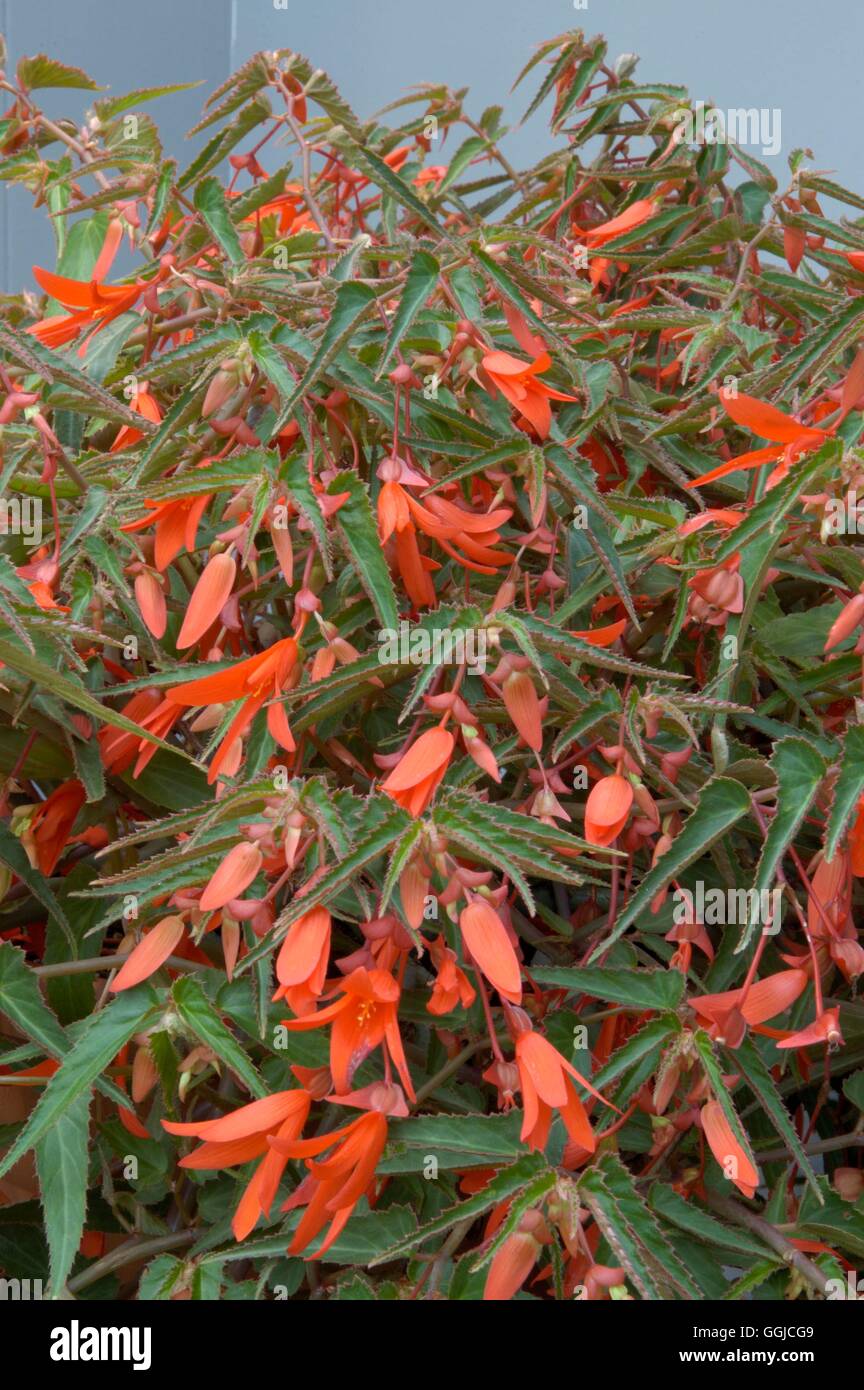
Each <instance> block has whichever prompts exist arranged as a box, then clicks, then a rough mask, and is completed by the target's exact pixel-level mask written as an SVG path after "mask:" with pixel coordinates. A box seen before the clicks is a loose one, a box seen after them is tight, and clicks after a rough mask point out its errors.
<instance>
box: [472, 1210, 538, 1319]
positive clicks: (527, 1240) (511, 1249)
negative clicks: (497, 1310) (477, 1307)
mask: <svg viewBox="0 0 864 1390" xmlns="http://www.w3.org/2000/svg"><path fill="white" fill-rule="evenodd" d="M551 1241H552V1236H551V1235H550V1233H549V1228H548V1226H547V1225H546V1221H545V1220H544V1217H543V1214H542V1212H539V1211H533V1210H532V1211H526V1212H524V1213H523V1214H522V1216H521V1217H520V1218H519V1225H518V1227H517V1228H516V1230H515V1231H514V1232H513V1234H512V1236H508V1237H507V1239H506V1240H505V1241H504V1244H503V1245H502V1246H501V1249H500V1250H499V1251H498V1253H497V1254H496V1255H495V1256H494V1258H493V1260H492V1263H491V1264H490V1266H489V1273H488V1275H487V1276H486V1287H485V1288H484V1290H483V1301H484V1302H486V1303H489V1302H502V1301H506V1300H507V1299H511V1298H512V1297H513V1295H514V1294H515V1293H518V1291H519V1290H520V1289H521V1287H522V1285H523V1284H524V1283H525V1280H526V1279H527V1278H528V1275H529V1274H530V1273H531V1270H532V1269H533V1268H534V1266H535V1264H536V1263H537V1261H538V1259H539V1258H540V1254H541V1251H542V1250H543V1246H544V1245H549V1244H551Z"/></svg>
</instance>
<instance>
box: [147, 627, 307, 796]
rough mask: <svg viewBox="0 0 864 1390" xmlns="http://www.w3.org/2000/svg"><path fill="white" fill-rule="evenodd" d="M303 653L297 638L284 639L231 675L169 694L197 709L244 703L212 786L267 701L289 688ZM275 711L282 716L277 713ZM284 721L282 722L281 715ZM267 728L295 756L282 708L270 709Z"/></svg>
mask: <svg viewBox="0 0 864 1390" xmlns="http://www.w3.org/2000/svg"><path fill="white" fill-rule="evenodd" d="M298 653H299V649H298V646H297V643H296V641H295V639H294V638H293V637H283V638H282V640H281V641H279V642H275V643H274V644H273V646H272V647H268V648H267V650H266V651H263V652H259V653H258V654H257V656H250V657H249V658H248V659H247V660H246V661H239V662H237V664H236V665H234V666H232V667H231V668H230V669H229V670H227V671H219V672H218V673H217V674H216V675H215V676H201V677H200V678H199V679H198V680H193V681H186V682H184V683H183V684H182V685H176V686H173V687H172V688H171V689H170V690H168V691H167V692H166V699H167V702H168V703H169V704H170V705H173V706H175V707H176V706H179V707H181V708H182V707H186V708H190V707H194V706H196V705H213V704H222V703H223V702H225V701H228V700H242V704H241V705H240V708H239V709H238V711H237V713H236V714H235V716H234V719H233V720H232V722H231V724H230V725H229V727H228V731H227V733H226V734H225V737H224V738H223V740H222V742H221V743H220V745H219V748H218V750H217V752H216V756H215V757H214V759H213V761H212V763H211V764H210V771H209V773H208V774H207V780H208V782H211V783H212V782H215V781H216V778H217V777H218V776H219V772H220V770H221V769H222V768H223V767H224V766H225V764H226V761H227V759H228V757H229V754H230V753H231V751H232V749H233V748H234V747H235V745H236V744H237V742H238V741H239V739H240V738H242V736H243V734H244V733H245V732H246V730H247V729H248V728H249V725H250V724H251V723H252V720H253V719H254V718H255V715H256V714H257V713H258V711H259V710H260V709H262V708H263V706H264V705H265V703H266V702H267V700H269V699H272V698H275V697H276V696H278V695H281V693H282V691H283V690H284V689H285V687H286V686H287V684H288V681H289V679H290V678H291V675H292V672H293V670H294V667H295V665H296V662H297V658H298ZM274 711H276V712H278V713H274ZM280 714H281V715H282V718H281V719H280V718H279V715H280ZM267 727H268V729H269V730H270V733H271V734H272V736H273V737H274V738H275V739H276V741H277V743H279V744H281V746H282V747H283V748H287V750H288V751H289V752H293V749H294V740H293V738H292V737H291V731H290V729H289V728H288V724H287V720H286V719H285V718H284V711H283V710H282V707H281V705H269V706H268V709H267Z"/></svg>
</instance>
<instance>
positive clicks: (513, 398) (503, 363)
mask: <svg viewBox="0 0 864 1390" xmlns="http://www.w3.org/2000/svg"><path fill="white" fill-rule="evenodd" d="M481 365H482V368H483V371H484V373H485V375H486V377H487V378H488V380H489V382H490V383H491V387H492V395H493V396H494V395H495V394H496V391H500V392H501V394H502V396H504V398H505V400H508V401H509V402H510V404H511V405H512V406H515V408H516V409H517V410H518V411H519V414H520V416H521V417H522V419H523V420H525V421H527V423H528V424H529V425H531V426H532V427H533V429H534V430H535V431H536V433H537V434H538V435H539V436H540V438H541V439H546V437H547V436H548V434H549V429H550V427H551V424H552V411H551V409H550V407H549V402H550V400H551V401H575V400H576V397H575V396H567V395H565V394H564V393H563V391H556V390H555V389H554V388H553V387H552V386H547V384H546V382H545V381H538V380H537V377H538V375H539V373H540V372H548V370H549V368H550V367H551V366H552V358H551V357H550V356H549V354H548V352H541V354H540V356H539V357H536V358H535V359H534V361H533V362H522V361H520V359H519V358H518V357H513V356H512V355H511V354H510V353H509V352H487V353H486V356H485V357H484V358H483V361H482V364H481Z"/></svg>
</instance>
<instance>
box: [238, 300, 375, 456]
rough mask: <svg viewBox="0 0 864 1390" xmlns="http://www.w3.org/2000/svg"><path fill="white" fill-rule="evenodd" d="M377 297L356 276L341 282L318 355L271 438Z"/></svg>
mask: <svg viewBox="0 0 864 1390" xmlns="http://www.w3.org/2000/svg"><path fill="white" fill-rule="evenodd" d="M374 300H375V291H374V290H373V289H372V287H371V286H370V285H361V284H359V283H358V282H357V281H356V280H349V281H348V282H347V283H346V284H344V285H340V286H339V289H338V290H337V291H336V302H335V303H334V305H333V312H332V313H331V315H330V317H329V319H328V320H327V325H326V327H325V329H324V332H323V334H322V335H321V341H320V343H319V344H318V348H317V350H316V352H315V355H314V357H313V358H312V360H311V361H310V363H309V365H308V367H307V368H306V371H305V372H304V373H303V376H302V378H301V380H300V381H298V383H297V385H296V386H295V387H294V390H293V391H292V393H291V395H290V396H289V397H288V399H287V401H285V403H284V405H283V407H282V410H281V412H280V414H279V417H278V419H277V420H276V422H275V424H274V425H273V427H272V429H271V431H270V438H271V439H272V438H273V437H274V436H275V435H277V434H278V433H279V431H280V430H283V429H284V428H285V426H286V425H287V424H288V421H289V420H290V419H291V417H292V415H293V414H294V411H295V410H296V408H297V406H298V405H299V404H300V402H301V400H303V398H304V396H305V395H306V394H307V393H308V392H309V391H311V390H312V387H313V386H314V385H315V383H316V382H317V381H318V380H319V378H320V377H322V376H323V374H324V373H325V372H326V371H327V368H328V367H329V366H330V364H331V362H332V361H333V359H334V358H335V357H338V355H339V353H340V352H341V351H342V349H343V348H344V347H345V345H346V343H347V342H348V340H349V339H350V337H351V334H352V332H353V331H354V327H355V325H356V324H357V323H358V322H359V321H360V319H361V318H363V316H364V315H365V314H366V313H368V311H369V309H370V306H371V305H372V304H373V302H374ZM265 442H266V441H265Z"/></svg>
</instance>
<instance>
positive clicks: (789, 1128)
mask: <svg viewBox="0 0 864 1390" xmlns="http://www.w3.org/2000/svg"><path fill="white" fill-rule="evenodd" d="M728 1051H729V1057H730V1065H731V1068H732V1069H734V1070H736V1071H740V1072H741V1075H742V1076H743V1077H744V1080H745V1081H746V1082H747V1085H748V1086H749V1087H750V1089H751V1091H752V1092H753V1094H754V1096H755V1097H756V1099H757V1100H758V1101H759V1102H760V1104H761V1106H762V1109H763V1111H764V1112H765V1114H766V1115H767V1116H768V1118H769V1120H770V1121H771V1123H772V1124H773V1126H774V1128H775V1129H776V1131H777V1133H778V1134H779V1135H780V1138H781V1139H782V1140H783V1143H784V1144H785V1145H786V1146H787V1148H788V1149H789V1151H790V1153H791V1154H793V1155H794V1157H795V1158H796V1159H797V1161H798V1166H799V1168H800V1169H801V1171H802V1173H803V1174H804V1177H805V1178H806V1179H807V1182H808V1183H809V1184H810V1186H811V1188H812V1189H813V1192H814V1193H815V1195H816V1199H817V1201H819V1202H820V1203H821V1202H822V1193H821V1192H820V1190H819V1180H818V1179H817V1177H816V1174H815V1172H814V1171H813V1165H812V1163H811V1162H810V1160H809V1158H808V1157H807V1154H806V1151H805V1149H804V1145H803V1144H802V1143H801V1140H800V1139H799V1138H798V1134H797V1132H796V1130H795V1127H794V1125H793V1124H792V1121H791V1119H790V1118H789V1114H788V1111H787V1110H786V1107H785V1105H784V1104H783V1102H782V1100H781V1099H780V1092H779V1091H778V1090H777V1087H776V1085H775V1082H774V1078H773V1077H772V1075H771V1073H770V1071H769V1070H768V1067H767V1066H766V1065H765V1062H764V1061H763V1059H762V1055H761V1053H760V1052H759V1050H758V1048H757V1047H756V1044H755V1042H754V1041H753V1039H752V1038H751V1037H746V1038H744V1040H743V1042H742V1043H741V1045H740V1047H737V1048H735V1049H734V1051H733V1050H732V1049H728ZM757 1157H758V1155H757Z"/></svg>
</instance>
